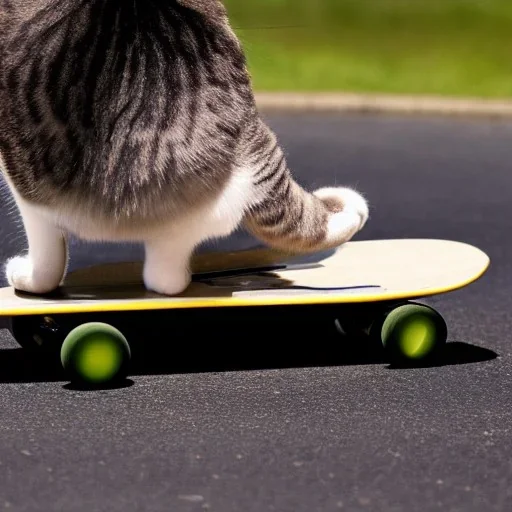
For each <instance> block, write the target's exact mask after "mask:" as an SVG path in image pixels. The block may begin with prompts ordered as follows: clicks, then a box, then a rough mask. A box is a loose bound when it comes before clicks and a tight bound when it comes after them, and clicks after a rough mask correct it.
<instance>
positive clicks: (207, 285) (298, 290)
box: [0, 239, 490, 386]
mask: <svg viewBox="0 0 512 512" xmlns="http://www.w3.org/2000/svg"><path fill="white" fill-rule="evenodd" d="M489 265H490V259H489V257H488V255H487V254H486V253H484V252H483V251H482V250H480V249H479V248H477V247H474V246H472V245H469V244H466V243H462V242H458V241H452V240H436V239H395V240H370V241H351V242H348V243H346V244H344V245H342V246H341V247H339V248H338V249H336V250H332V251H327V252H323V253H318V254H312V255H306V256H294V255H291V254H287V253H286V252H280V251H275V250H271V249H265V248H258V249H251V250H244V251H238V252H210V253H203V254H197V255H196V256H195V257H194V258H193V260H192V262H191V270H192V275H193V278H192V282H191V284H190V286H189V287H188V288H187V289H186V290H185V291H184V292H183V293H181V294H180V295H178V296H173V297H166V296H162V295H158V294H156V293H153V292H150V291H148V290H146V289H145V287H144V284H143V281H142V268H143V267H142V266H143V263H142V262H126V263H115V264H105V265H97V266H93V267H88V268H83V269H79V270H76V271H74V272H71V273H70V274H69V275H68V276H67V277H66V279H65V280H64V282H63V284H62V286H61V287H60V288H59V289H58V290H56V291H55V292H53V293H51V294H48V295H44V296H36V295H31V294H26V293H21V292H18V291H16V290H14V289H13V288H11V287H7V288H2V289H0V317H1V316H3V317H6V318H8V319H9V321H10V322H9V328H10V330H11V332H12V334H13V336H14V338H15V339H16V340H17V341H18V343H19V344H20V345H21V346H22V347H25V348H35V349H44V348H45V347H48V346H51V347H53V348H55V347H57V348H58V350H59V351H60V359H61V363H62V365H63V367H64V368H65V370H66V371H67V372H68V374H69V376H70V378H71V379H72V380H76V381H80V382H82V383H84V382H85V383H88V384H90V385H96V386H97V385H100V386H101V385H103V384H105V383H107V382H108V383H111V382H113V381H115V380H116V379H120V378H124V377H125V376H126V374H127V372H128V371H129V370H128V368H129V361H130V358H131V351H130V343H129V333H123V332H121V330H120V329H118V328H117V327H115V326H113V325H110V324H108V323H105V322H99V321H94V315H95V314H98V315H99V314H105V313H116V314H123V315H133V314H134V313H135V312H150V311H153V312H156V311H161V312H165V311H170V310H175V311H179V310H184V309H187V310H192V309H195V310H197V312H198V313H199V311H200V310H204V309H208V308H233V309H235V308H251V307H286V306H307V305H315V306H321V305H325V306H327V305H330V306H336V309H337V310H338V312H339V314H338V315H337V316H336V319H335V320H334V321H335V324H336V328H337V330H338V331H339V332H340V334H345V335H348V336H352V335H363V336H374V337H377V338H378V339H379V342H380V343H382V345H383V346H384V348H385V350H386V353H387V354H388V355H389V360H390V361H391V362H395V363H399V362H400V361H409V362H414V361H424V360H425V359H427V358H429V357H433V356H434V355H435V354H436V353H437V352H438V351H439V350H440V349H441V348H442V346H443V345H444V344H445V342H446V340H447V336H448V328H447V324H446V322H445V320H444V318H443V317H442V315H441V314H440V313H439V312H438V311H436V310H435V309H434V308H433V307H431V306H429V305H426V304H423V303H419V302H417V301H418V300H420V299H426V298H428V297H431V296H434V295H440V294H445V293H448V292H452V291H455V290H458V289H461V288H464V287H466V286H468V285H470V284H471V283H473V282H475V281H477V280H478V279H479V278H480V277H482V276H483V275H484V274H485V272H486V271H487V269H488V267H489ZM81 314H88V315H89V317H88V318H91V319H93V320H92V321H87V322H83V323H82V322H81V321H80V320H79V318H81V316H80V315H81Z"/></svg>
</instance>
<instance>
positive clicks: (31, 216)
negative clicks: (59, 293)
mask: <svg viewBox="0 0 512 512" xmlns="http://www.w3.org/2000/svg"><path fill="white" fill-rule="evenodd" d="M16 203H17V205H18V209H19V212H20V214H21V218H22V221H23V225H24V228H25V234H26V237H27V242H28V252H27V254H25V255H19V256H15V257H14V258H11V259H10V260H8V261H7V263H6V265H5V274H6V278H7V281H8V283H9V285H10V286H12V287H14V288H15V289H16V290H19V291H23V292H28V293H36V294H44V293H49V292H52V291H53V290H55V289H56V288H58V287H59V285H60V284H61V282H62V280H63V279H64V276H65V274H66V269H67V262H68V248H67V242H66V238H65V236H64V233H63V232H62V230H60V229H59V228H58V227H56V226H55V225H54V224H53V223H52V222H51V220H50V219H48V218H47V217H45V216H43V215H42V214H41V212H40V211H39V210H38V209H37V208H35V207H33V206H32V205H31V204H29V203H27V202H26V201H24V200H23V199H21V198H18V197H16Z"/></svg>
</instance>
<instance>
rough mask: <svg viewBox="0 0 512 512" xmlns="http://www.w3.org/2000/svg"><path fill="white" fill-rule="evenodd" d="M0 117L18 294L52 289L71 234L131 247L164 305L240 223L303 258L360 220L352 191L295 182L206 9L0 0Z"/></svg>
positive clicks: (195, 1) (219, 22)
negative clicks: (21, 232) (13, 214)
mask: <svg viewBox="0 0 512 512" xmlns="http://www.w3.org/2000/svg"><path fill="white" fill-rule="evenodd" d="M0 119H1V123H0V167H1V168H2V170H3V172H4V178H5V180H6V182H7V184H8V185H9V187H10V190H11V192H12V195H13V197H14V199H15V201H16V204H17V206H18V209H19V211H20V214H21V217H22V220H23V223H24V228H25V233H26V236H27V241H28V251H27V253H26V254H24V255H20V256H17V257H15V258H13V259H12V260H10V261H9V262H8V263H7V266H6V273H7V278H8V280H9V282H10V283H11V285H13V286H14V287H16V288H17V289H20V290H24V291H29V292H33V293H46V292H50V291H53V290H54V289H55V288H56V287H58V286H59V285H60V284H61V283H62V280H63V279H64V277H65V274H66V267H67V238H68V236H69V235H70V234H73V235H75V236H78V237H79V238H82V239H84V240H95V241H97V240H106V241H116V240H130V241H139V242H143V243H144V244H145V248H146V262H145V268H144V280H145V283H146V286H147V287H148V288H149V289H151V290H154V291H156V292H159V293H163V294H168V295H174V294H177V293H180V292H182V291H183V290H184V289H185V288H186V287H187V286H188V284H189V282H190V272H189V270H188V263H189V259H190V255H191V254H192V252H193V251H194V249H195V248H196V247H197V246H198V245H199V244H200V243H201V242H203V241H204V240H207V239H210V238H219V237H224V236H228V235H229V234H231V233H232V232H233V231H234V230H235V229H237V228H238V227H239V226H242V225H244V226H245V227H246V228H247V229H249V230H250V231H251V232H252V233H253V234H254V235H255V236H256V237H257V238H259V239H260V240H261V241H263V242H264V243H266V244H268V245H270V246H273V247H277V248H281V249H287V250H290V252H309V251H315V250H320V249H325V248H329V247H335V246H338V245H340V244H342V243H344V242H346V241H347V240H349V239H350V238H352V237H353V235H354V234H355V233H357V232H358V231H359V230H360V229H361V228H362V227H363V226H364V224H365V223H366V221H367V218H368V206H367V203H366V200H365V199H364V198H363V197H362V195H361V194H360V193H358V192H356V191H354V190H351V189H348V188H326V189H322V190H318V191H315V192H314V193H309V192H306V191H305V190H304V189H303V188H301V187H300V186H299V185H298V184H297V183H296V182H295V181H294V179H293V177H292V175H291V172H290V170H289V168H288V166H287V163H286V159H285V156H284V153H283V150H282V149H281V147H280V145H279V142H278V140H277V138H276V136H275V134H274V133H273V132H272V131H271V130H270V128H269V127H268V126H267V125H266V124H265V123H264V122H263V121H262V120H261V118H260V116H259V114H258V111H257V108H256V105H255V100H254V96H253V92H252V88H251V81H250V76H249V73H248V70H247V65H246V59H245V55H244V53H243V49H242V47H241V44H240V42H239V41H238V39H237V38H236V36H235V34H234V32H233V30H232V29H231V27H230V24H229V21H228V18H227V13H226V10H225V8H224V7H223V5H222V3H221V2H220V1H217V0H130V1H126V0H0Z"/></svg>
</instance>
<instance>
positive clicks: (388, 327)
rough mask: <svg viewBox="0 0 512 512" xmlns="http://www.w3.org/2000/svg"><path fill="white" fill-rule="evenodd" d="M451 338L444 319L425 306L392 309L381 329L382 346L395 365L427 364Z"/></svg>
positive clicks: (417, 305) (411, 305) (405, 306)
mask: <svg viewBox="0 0 512 512" xmlns="http://www.w3.org/2000/svg"><path fill="white" fill-rule="evenodd" d="M447 337H448V329H447V326H446V322H445V321H444V319H443V317H442V316H441V315H440V314H439V313H438V312H437V311H435V310H434V309H433V308H431V307H428V306H424V305H421V304H405V305H403V306H399V307H397V308H396V309H394V310H392V311H391V312H390V313H389V314H388V315H387V316H386V318H385V320H384V323H383V324H382V329H381V339H382V344H383V345H384V348H385V349H386V350H387V351H388V353H389V354H390V356H391V358H392V360H393V362H397V361H410V362H413V361H424V360H426V359H428V358H429V357H431V356H433V355H434V354H435V353H436V352H437V351H438V350H439V348H440V347H442V346H443V345H444V344H445V343H446V339H447Z"/></svg>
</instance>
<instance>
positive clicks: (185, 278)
mask: <svg viewBox="0 0 512 512" xmlns="http://www.w3.org/2000/svg"><path fill="white" fill-rule="evenodd" d="M191 280H192V279H191V275H190V272H188V271H187V270H181V271H178V270H177V269H172V268H171V269H170V268H166V269H165V270H163V269H162V270H159V269H158V268H152V267H150V266H148V265H146V267H145V268H144V285H145V286H146V288H147V289H148V290H150V291H152V292H155V293H158V294H160V295H167V296H170V297H172V296H174V295H179V294H180V293H182V292H184V291H185V290H186V289H187V288H188V285H189V284H190V282H191Z"/></svg>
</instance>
